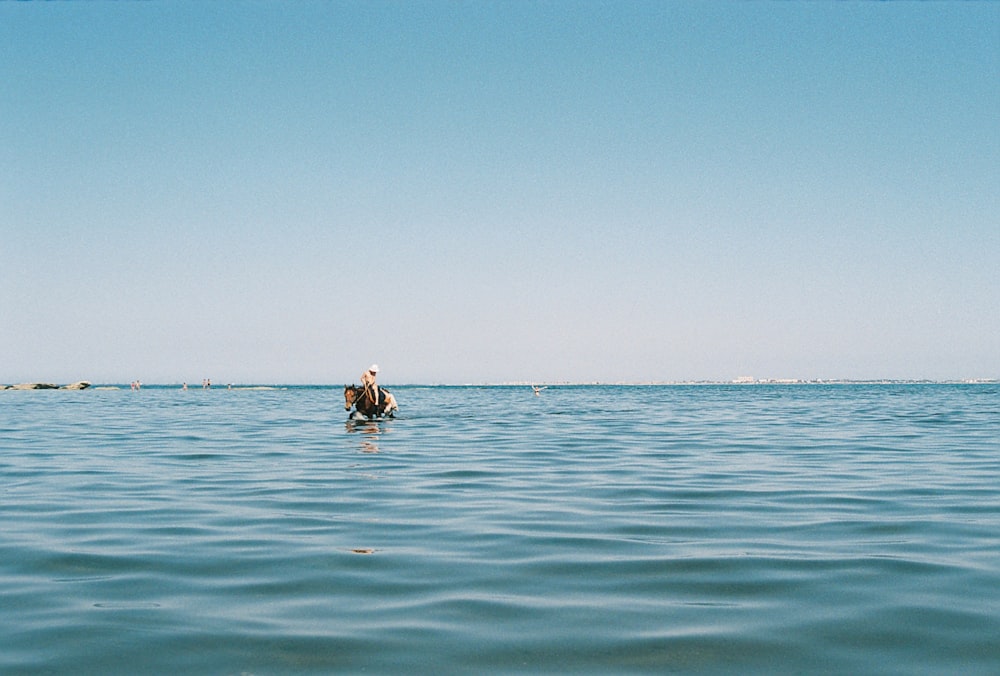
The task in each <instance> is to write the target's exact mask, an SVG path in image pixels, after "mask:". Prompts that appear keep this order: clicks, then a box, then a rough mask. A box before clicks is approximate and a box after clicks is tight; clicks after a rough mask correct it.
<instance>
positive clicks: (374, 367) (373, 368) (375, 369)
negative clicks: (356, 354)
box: [368, 364, 378, 373]
mask: <svg viewBox="0 0 1000 676" xmlns="http://www.w3.org/2000/svg"><path fill="white" fill-rule="evenodd" d="M368 370H369V371H371V372H372V373H378V364H372V365H371V366H369V367H368Z"/></svg>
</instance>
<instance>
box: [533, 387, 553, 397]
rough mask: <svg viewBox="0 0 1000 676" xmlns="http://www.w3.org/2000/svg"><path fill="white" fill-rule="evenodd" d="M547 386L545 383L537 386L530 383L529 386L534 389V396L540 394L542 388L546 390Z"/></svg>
mask: <svg viewBox="0 0 1000 676" xmlns="http://www.w3.org/2000/svg"><path fill="white" fill-rule="evenodd" d="M548 388H549V386H548V385H546V386H544V387H539V386H538V385H532V386H531V389H533V390H534V391H535V396H536V397H540V396H542V390H547V389H548Z"/></svg>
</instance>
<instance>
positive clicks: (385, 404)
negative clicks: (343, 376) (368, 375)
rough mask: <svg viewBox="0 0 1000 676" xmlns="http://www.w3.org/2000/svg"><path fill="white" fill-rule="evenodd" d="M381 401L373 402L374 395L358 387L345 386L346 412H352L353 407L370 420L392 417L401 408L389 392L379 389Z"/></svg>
mask: <svg viewBox="0 0 1000 676" xmlns="http://www.w3.org/2000/svg"><path fill="white" fill-rule="evenodd" d="M378 394H379V397H378V398H379V401H377V402H375V401H373V400H372V393H371V391H370V390H366V389H365V388H363V387H358V386H357V385H344V410H345V411H350V410H351V406H353V407H354V409H355V411H356V412H357V413H360V414H361V415H363V416H364V417H366V418H368V419H369V420H370V419H372V418H379V417H382V416H386V415H388V416H392V414H393V411H395V410H396V409H397V408H399V407H398V406H397V405H396V398H395V397H394V396H392V394H391V393H390V392H389V390H387V389H385V388H383V387H380V388H378Z"/></svg>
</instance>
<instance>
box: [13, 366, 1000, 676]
mask: <svg viewBox="0 0 1000 676" xmlns="http://www.w3.org/2000/svg"><path fill="white" fill-rule="evenodd" d="M393 390H394V392H395V393H396V396H397V399H398V400H399V403H400V407H401V416H400V418H398V419H396V420H389V421H384V422H377V423H357V424H355V423H347V422H345V418H346V415H345V413H344V411H343V398H342V396H341V392H340V389H339V388H319V387H301V388H300V387H290V388H284V389H276V390H232V391H227V390H225V389H218V388H216V389H212V390H210V391H207V392H206V391H202V390H200V389H198V390H191V391H187V392H183V391H180V390H179V389H177V388H147V389H144V390H143V391H141V392H131V391H130V390H128V389H127V388H125V389H122V390H117V391H114V390H111V391H109V390H87V391H83V392H68V391H29V392H11V391H8V392H0V480H2V481H0V626H2V632H0V672H4V673H18V674H33V673H56V674H70V673H72V674H80V673H166V672H174V673H213V674H227V673H232V674H240V673H252V674H285V673H316V674H322V673H331V672H362V671H364V672H367V673H401V672H406V673H435V674H437V673H484V672H488V671H489V672H507V673H510V672H520V673H580V672H591V673H593V672H600V673H635V672H645V673H664V672H729V673H748V672H757V673H775V672H777V673H898V674H913V673H963V674H970V673H981V674H997V673H1000V441H998V440H1000V388H998V387H997V386H996V385H989V384H985V385H984V384H978V385H866V386H862V385H830V386H821V385H808V386H805V385H803V386H773V387H772V386H742V387H736V386H732V387H729V386H702V387H599V386H594V387H553V388H549V389H547V390H545V391H543V392H542V395H541V396H539V397H536V396H534V395H533V394H532V392H531V390H530V389H529V388H524V387H489V388H486V387H483V388H477V387H398V388H393Z"/></svg>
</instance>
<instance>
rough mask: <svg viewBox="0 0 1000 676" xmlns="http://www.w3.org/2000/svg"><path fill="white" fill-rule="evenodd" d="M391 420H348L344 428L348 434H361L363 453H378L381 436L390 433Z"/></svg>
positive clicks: (360, 448) (361, 449)
mask: <svg viewBox="0 0 1000 676" xmlns="http://www.w3.org/2000/svg"><path fill="white" fill-rule="evenodd" d="M390 424H391V421H390V420H350V419H349V420H348V421H347V422H345V423H344V429H346V430H347V433H348V434H359V435H361V443H360V446H359V450H360V451H361V452H362V453H378V452H379V449H378V441H379V438H380V437H381V436H382V435H383V434H386V433H388V431H389V428H388V425H390Z"/></svg>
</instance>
